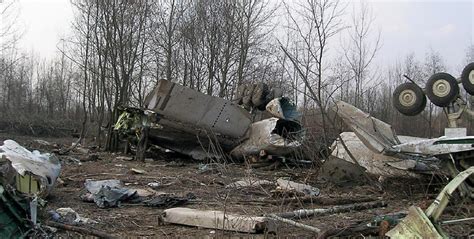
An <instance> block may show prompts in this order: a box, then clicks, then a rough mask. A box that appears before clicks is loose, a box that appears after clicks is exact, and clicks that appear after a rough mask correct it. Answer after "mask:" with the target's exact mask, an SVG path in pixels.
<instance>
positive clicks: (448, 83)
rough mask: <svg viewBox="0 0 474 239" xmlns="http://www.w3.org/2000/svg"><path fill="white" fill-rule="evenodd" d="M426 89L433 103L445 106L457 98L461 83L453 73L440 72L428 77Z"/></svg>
mask: <svg viewBox="0 0 474 239" xmlns="http://www.w3.org/2000/svg"><path fill="white" fill-rule="evenodd" d="M425 91H426V95H427V96H428V98H429V99H430V101H431V102H433V104H435V105H437V106H439V107H445V106H448V105H449V104H450V103H451V102H453V101H454V100H455V99H456V97H457V95H458V94H459V85H458V82H457V81H456V78H454V77H453V76H452V75H450V74H448V73H444V72H440V73H436V74H433V75H432V76H431V77H430V78H429V79H428V82H426V86H425Z"/></svg>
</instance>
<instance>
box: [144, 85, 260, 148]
mask: <svg viewBox="0 0 474 239" xmlns="http://www.w3.org/2000/svg"><path fill="white" fill-rule="evenodd" d="M145 107H146V108H147V109H149V110H152V111H154V112H156V113H157V114H158V115H159V117H161V118H164V119H168V120H169V121H168V122H171V121H175V122H179V123H181V124H184V125H190V126H192V128H193V130H194V131H197V130H199V129H206V130H208V131H212V132H214V133H216V134H218V135H223V136H226V137H229V138H233V139H238V138H241V137H243V136H244V135H245V133H246V131H247V129H248V127H249V125H250V124H251V120H250V119H251V117H250V114H249V113H248V112H247V111H245V109H243V108H241V107H239V106H238V105H236V104H234V103H232V102H230V101H228V100H225V99H222V98H218V97H214V96H209V95H206V94H203V93H201V92H199V91H196V90H193V89H190V88H188V87H184V86H181V85H178V84H175V83H173V82H170V81H167V80H160V81H159V82H158V85H157V87H156V88H155V90H154V91H152V92H151V93H150V95H148V97H147V98H146V100H145ZM163 125H164V124H163ZM164 126H166V125H164Z"/></svg>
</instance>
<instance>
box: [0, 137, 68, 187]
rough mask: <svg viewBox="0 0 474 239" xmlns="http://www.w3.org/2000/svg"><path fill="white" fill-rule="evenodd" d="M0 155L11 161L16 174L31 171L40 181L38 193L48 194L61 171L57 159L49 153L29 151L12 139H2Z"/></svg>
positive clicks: (23, 174) (24, 173)
mask: <svg viewBox="0 0 474 239" xmlns="http://www.w3.org/2000/svg"><path fill="white" fill-rule="evenodd" d="M0 157H1V158H2V159H7V160H9V161H10V162H11V166H12V167H13V168H14V169H15V170H16V172H18V174H20V175H22V176H25V175H26V173H31V174H33V175H34V176H35V178H37V179H38V180H39V181H40V188H41V190H40V194H41V195H46V194H48V193H49V192H50V191H51V190H52V188H53V187H54V184H55V182H56V179H57V178H58V176H59V174H60V172H61V163H60V162H59V159H58V158H57V157H56V156H54V155H51V154H49V153H46V154H41V153H40V152H38V151H36V150H35V151H33V152H31V151H29V150H27V149H25V148H24V147H22V146H21V145H19V144H18V143H17V142H15V141H13V140H5V141H3V145H2V146H0Z"/></svg>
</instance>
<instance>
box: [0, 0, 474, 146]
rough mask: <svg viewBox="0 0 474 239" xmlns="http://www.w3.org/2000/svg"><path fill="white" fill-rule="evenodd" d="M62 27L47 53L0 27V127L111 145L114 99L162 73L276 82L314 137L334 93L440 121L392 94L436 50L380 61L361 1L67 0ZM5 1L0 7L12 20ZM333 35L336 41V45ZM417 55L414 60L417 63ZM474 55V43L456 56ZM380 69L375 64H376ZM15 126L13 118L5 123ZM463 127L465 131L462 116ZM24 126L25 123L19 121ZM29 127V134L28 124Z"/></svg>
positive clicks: (228, 94)
mask: <svg viewBox="0 0 474 239" xmlns="http://www.w3.org/2000/svg"><path fill="white" fill-rule="evenodd" d="M71 4H72V5H73V9H74V20H73V22H72V25H71V28H72V33H71V34H70V35H69V36H68V37H66V38H64V39H62V40H61V42H59V43H58V50H59V52H58V56H57V57H56V58H55V59H53V60H49V61H44V60H41V58H40V57H37V56H35V55H34V54H32V53H25V52H22V51H20V50H18V49H17V40H18V35H20V34H18V32H16V31H15V26H14V24H13V23H14V21H13V22H12V24H9V23H4V24H2V25H0V39H2V41H1V46H0V49H1V51H0V52H1V55H0V110H1V111H2V112H3V114H2V115H4V117H2V118H3V119H0V121H1V122H0V127H2V126H3V128H5V127H8V125H10V127H12V126H11V125H13V124H15V125H18V124H16V123H18V122H19V121H21V123H22V124H21V125H26V126H30V127H29V128H31V129H34V128H33V127H31V126H32V125H35V123H36V124H37V123H38V122H40V123H41V124H46V125H48V124H51V125H56V126H57V127H58V128H68V127H69V128H75V129H77V130H78V134H79V135H80V136H81V138H86V137H93V138H94V139H95V140H96V143H97V144H98V145H99V146H100V147H103V148H105V149H107V150H114V149H116V148H117V145H118V137H117V135H115V133H114V132H113V124H114V122H115V121H116V120H117V118H118V114H119V107H120V106H132V107H142V104H143V101H144V98H145V96H146V94H147V93H148V92H149V91H150V90H151V89H152V88H153V87H154V86H155V84H156V82H157V81H158V80H160V79H168V80H171V81H173V82H177V83H179V84H182V85H184V86H187V87H190V88H193V89H196V90H198V91H201V92H203V93H205V94H209V95H214V96H218V97H223V98H226V99H232V98H233V96H234V94H235V92H236V90H237V87H238V86H239V85H242V84H249V83H256V82H265V83H267V84H269V85H271V86H272V87H279V88H281V89H283V92H284V94H285V95H286V96H288V97H290V98H291V99H292V100H293V101H294V102H295V103H296V104H297V105H298V107H299V108H300V109H301V110H302V112H303V113H304V116H303V121H304V124H305V126H306V127H307V128H308V130H309V131H310V132H311V133H312V135H313V136H314V137H315V138H316V139H315V140H316V141H318V142H321V143H322V144H323V145H327V144H328V143H330V142H331V141H332V140H333V139H334V133H335V132H336V131H335V129H333V128H332V127H334V124H331V123H332V122H331V117H332V116H330V115H325V114H326V112H327V109H328V108H329V107H330V105H331V104H332V103H333V102H334V101H335V100H344V101H347V102H349V103H351V104H354V105H355V106H357V107H359V108H361V109H362V110H364V111H366V112H369V113H370V114H372V115H374V116H376V117H378V118H380V119H381V120H384V121H386V122H388V123H392V125H393V126H394V127H395V129H396V131H397V132H398V133H399V134H407V135H415V136H426V137H429V136H437V135H440V134H442V133H443V132H442V131H443V129H444V127H445V120H444V116H443V114H442V111H441V110H440V109H439V108H437V107H435V106H433V105H432V104H429V105H428V106H427V108H426V109H425V110H424V111H423V112H422V114H420V115H418V116H414V117H407V116H403V115H401V114H399V113H398V112H396V111H395V109H394V108H393V107H392V98H391V95H392V92H393V90H394V89H395V87H396V86H397V85H398V84H400V83H402V82H404V81H406V80H405V79H404V78H403V76H402V75H403V74H407V75H409V76H410V77H411V78H413V79H414V80H415V81H416V82H418V83H420V85H424V82H425V81H426V80H427V79H428V77H429V76H430V75H431V74H433V73H435V72H439V71H445V70H446V68H447V67H446V63H445V62H444V60H443V58H442V56H441V55H440V54H439V53H438V52H437V51H436V50H435V49H428V50H427V51H426V52H425V53H421V57H420V53H417V54H419V55H415V53H412V54H409V55H407V56H406V57H404V58H403V59H400V60H399V61H397V62H396V63H395V64H392V65H388V66H385V67H380V66H378V65H376V63H375V59H376V58H377V57H378V52H379V50H380V47H381V43H382V39H383V36H382V35H381V33H380V31H378V29H377V27H376V26H375V25H374V20H375V14H374V13H373V12H372V10H371V8H370V6H369V5H367V4H366V3H364V2H361V3H357V4H352V5H348V4H346V3H345V2H342V1H338V0H305V1H299V2H296V3H292V2H291V1H288V2H285V1H282V2H275V1H269V0H224V1H221V0H159V1H151V0H141V1H127V0H110V1H99V0H73V1H71ZM13 5H14V2H13V1H12V2H11V3H10V2H9V1H7V3H4V4H3V7H2V10H1V11H0V14H1V15H2V17H3V18H4V19H14V15H15V14H14V8H13V7H10V6H13ZM338 39H343V40H342V41H339V40H338ZM420 59H421V60H420ZM472 61H474V47H473V46H470V47H467V49H466V59H465V62H472ZM380 69H383V70H380ZM12 122H14V123H12ZM467 124H468V126H469V127H470V128H471V129H472V125H471V123H470V122H467ZM27 128H28V127H27ZM33 131H34V130H33Z"/></svg>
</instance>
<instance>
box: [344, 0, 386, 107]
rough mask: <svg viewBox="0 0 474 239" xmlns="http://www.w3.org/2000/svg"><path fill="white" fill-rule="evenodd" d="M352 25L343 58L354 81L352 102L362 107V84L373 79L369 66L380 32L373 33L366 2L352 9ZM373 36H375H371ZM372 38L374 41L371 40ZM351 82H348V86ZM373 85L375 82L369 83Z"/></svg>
mask: <svg viewBox="0 0 474 239" xmlns="http://www.w3.org/2000/svg"><path fill="white" fill-rule="evenodd" d="M351 19H352V25H351V27H350V28H348V34H349V41H348V42H347V43H346V44H345V45H344V44H343V47H342V48H343V49H344V57H345V59H346V62H347V64H348V66H349V69H350V71H351V77H350V78H351V79H353V81H354V90H355V92H354V102H353V104H354V105H355V106H356V107H359V108H361V107H363V106H364V105H366V104H364V103H367V102H364V101H363V92H364V91H365V90H364V84H365V83H367V81H368V80H370V78H373V74H372V72H370V66H371V64H372V62H373V61H374V59H375V56H376V54H377V51H378V50H379V49H380V31H378V32H374V30H373V22H374V19H375V17H374V15H373V13H372V10H371V8H370V7H369V6H368V5H367V3H366V2H364V1H361V2H360V6H359V7H354V9H353V14H352V18H351ZM372 35H375V36H372ZM372 38H374V39H372ZM350 83H351V82H349V84H350ZM371 83H372V84H375V83H376V82H371Z"/></svg>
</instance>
